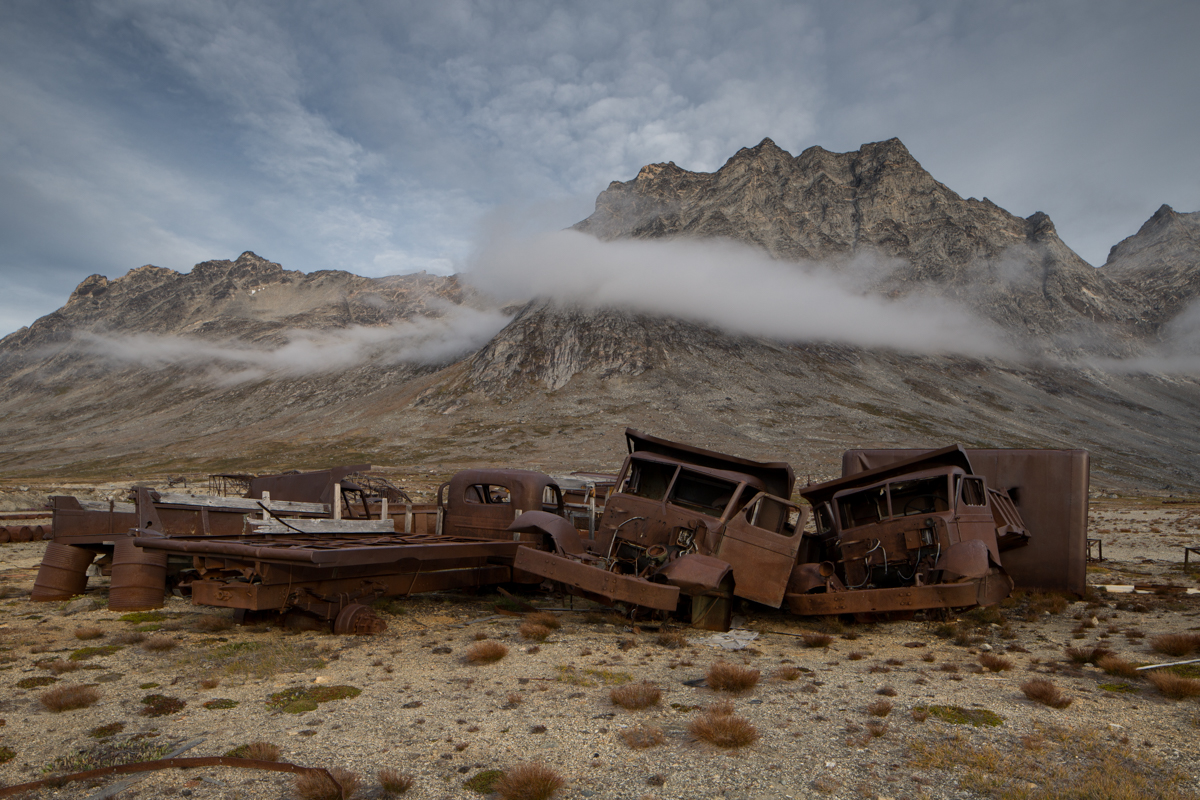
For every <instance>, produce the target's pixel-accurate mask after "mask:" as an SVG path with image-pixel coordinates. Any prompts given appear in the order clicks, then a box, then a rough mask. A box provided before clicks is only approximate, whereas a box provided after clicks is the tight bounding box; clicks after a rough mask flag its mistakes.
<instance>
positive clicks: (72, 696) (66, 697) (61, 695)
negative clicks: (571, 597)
mask: <svg viewBox="0 0 1200 800" xmlns="http://www.w3.org/2000/svg"><path fill="white" fill-rule="evenodd" d="M38 699H40V700H41V701H42V705H44V706H45V707H46V708H48V709H50V710H51V711H53V712H55V713H58V712H60V711H74V710H75V709H77V708H87V707H88V706H90V705H93V704H95V702H96V701H97V700H99V699H100V690H99V689H97V688H96V687H95V686H59V687H57V688H55V689H51V690H50V691H48V692H45V693H43V694H42V696H41V697H40V698H38Z"/></svg>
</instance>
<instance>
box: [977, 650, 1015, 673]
mask: <svg viewBox="0 0 1200 800" xmlns="http://www.w3.org/2000/svg"><path fill="white" fill-rule="evenodd" d="M979 663H980V664H982V665H983V666H984V667H985V668H986V669H989V670H991V671H992V672H1003V671H1004V670H1007V669H1012V668H1013V662H1012V659H1008V658H1005V657H1004V656H998V655H996V654H995V653H980V654H979Z"/></svg>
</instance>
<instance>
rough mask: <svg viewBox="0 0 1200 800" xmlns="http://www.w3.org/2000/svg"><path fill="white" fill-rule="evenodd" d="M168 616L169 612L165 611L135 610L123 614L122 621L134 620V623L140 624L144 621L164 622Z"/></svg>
mask: <svg viewBox="0 0 1200 800" xmlns="http://www.w3.org/2000/svg"><path fill="white" fill-rule="evenodd" d="M166 618H167V614H166V612H163V611H134V612H132V613H130V614H122V615H121V622H132V623H133V624H134V625H140V624H142V623H144V622H162V621H163V620H164V619H166Z"/></svg>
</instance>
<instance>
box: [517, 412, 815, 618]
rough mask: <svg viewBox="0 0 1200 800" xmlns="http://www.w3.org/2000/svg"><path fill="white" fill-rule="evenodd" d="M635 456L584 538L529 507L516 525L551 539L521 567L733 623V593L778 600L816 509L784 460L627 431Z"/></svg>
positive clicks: (584, 591)
mask: <svg viewBox="0 0 1200 800" xmlns="http://www.w3.org/2000/svg"><path fill="white" fill-rule="evenodd" d="M625 437H626V441H627V443H628V447H629V455H628V456H627V457H626V458H625V462H624V464H623V465H622V467H621V471H620V473H619V475H618V478H617V480H616V484H615V488H614V490H613V492H612V493H611V494H610V495H609V497H608V499H607V501H606V502H605V505H604V511H603V514H602V515H601V517H600V520H599V524H598V529H597V532H596V537H595V538H594V539H590V540H582V539H581V538H579V537H573V536H572V531H571V530H569V529H568V528H567V526H566V525H564V524H562V523H561V522H556V521H555V520H554V519H553V518H548V517H547V516H545V515H539V514H537V513H532V514H525V515H522V516H521V517H520V518H518V519H517V520H516V521H515V522H514V523H513V524H512V526H511V527H510V529H511V530H513V531H536V532H539V533H542V534H544V535H549V536H552V538H553V541H554V545H555V546H554V550H553V551H549V550H537V549H533V548H522V549H521V550H519V551H518V552H517V555H516V560H515V562H514V566H515V568H516V569H517V570H519V571H522V572H527V573H531V574H533V575H538V576H541V577H543V578H545V579H547V580H551V581H556V582H558V583H559V584H561V585H562V586H563V587H564V588H565V589H566V590H567V591H569V592H572V593H575V594H580V595H583V596H587V597H592V598H595V599H598V600H601V601H603V602H609V603H611V602H622V603H626V604H628V605H630V606H633V607H637V608H644V609H653V610H657V611H660V612H679V613H681V614H684V615H685V616H687V617H688V618H690V620H691V622H692V624H693V625H695V626H697V627H702V628H709V629H713V630H726V629H728V627H729V620H730V616H731V613H732V607H733V598H734V597H741V598H744V599H747V600H753V601H755V602H758V603H763V604H765V605H769V606H773V607H779V606H780V605H781V603H782V602H783V599H784V592H785V589H786V587H787V583H788V579H789V576H790V575H791V572H792V568H793V567H794V566H795V564H796V559H797V557H798V554H799V553H800V552H801V547H802V544H803V543H804V535H803V532H804V527H805V523H806V521H807V517H808V511H807V509H806V508H805V507H804V506H801V505H800V504H797V503H794V502H792V501H791V500H790V499H789V497H790V495H791V492H792V489H793V486H794V484H795V475H794V473H793V472H792V468H791V467H790V466H789V465H788V464H785V463H782V462H778V463H763V462H756V461H750V460H747V459H742V458H738V457H736V456H731V455H727V454H724V453H717V452H714V451H711V450H704V449H701V448H698V447H693V446H690V445H686V444H681V443H678V442H672V441H668V440H666V439H659V438H656V437H653V436H647V435H645V434H643V433H639V432H638V431H635V430H632V429H627V430H626V431H625Z"/></svg>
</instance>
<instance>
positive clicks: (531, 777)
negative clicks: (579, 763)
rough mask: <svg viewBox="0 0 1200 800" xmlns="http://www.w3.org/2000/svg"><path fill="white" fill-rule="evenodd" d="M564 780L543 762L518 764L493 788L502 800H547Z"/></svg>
mask: <svg viewBox="0 0 1200 800" xmlns="http://www.w3.org/2000/svg"><path fill="white" fill-rule="evenodd" d="M565 783H566V781H565V780H564V779H563V777H562V776H561V775H559V774H558V773H557V772H555V771H554V770H552V769H550V768H549V767H547V766H546V765H545V764H532V763H531V764H518V765H517V766H515V767H513V768H512V769H510V770H509V771H508V772H505V773H504V776H503V777H501V778H500V779H499V780H498V781H496V783H495V785H494V786H493V788H494V789H495V790H496V791H497V792H499V794H500V797H501V798H502V800H549V798H551V797H553V796H554V793H555V792H557V791H558V790H559V789H561V788H562V787H563V785H564V784H565Z"/></svg>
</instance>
